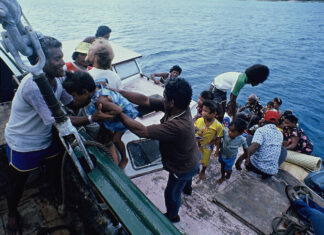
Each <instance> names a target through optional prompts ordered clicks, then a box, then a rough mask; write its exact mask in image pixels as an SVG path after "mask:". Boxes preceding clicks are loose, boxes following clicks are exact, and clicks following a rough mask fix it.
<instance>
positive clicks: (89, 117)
mask: <svg viewBox="0 0 324 235" xmlns="http://www.w3.org/2000/svg"><path fill="white" fill-rule="evenodd" d="M87 117H88V121H89V123H90V124H91V123H93V120H92V115H88V116H87Z"/></svg>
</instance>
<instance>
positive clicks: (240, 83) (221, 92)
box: [209, 64, 269, 121]
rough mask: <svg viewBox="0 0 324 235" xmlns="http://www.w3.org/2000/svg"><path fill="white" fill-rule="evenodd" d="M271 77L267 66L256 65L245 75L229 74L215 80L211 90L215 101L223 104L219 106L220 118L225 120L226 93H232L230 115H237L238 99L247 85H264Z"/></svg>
mask: <svg viewBox="0 0 324 235" xmlns="http://www.w3.org/2000/svg"><path fill="white" fill-rule="evenodd" d="M268 75H269V68H268V67H267V66H265V65H261V64H255V65H252V66H251V67H249V68H247V69H246V70H245V72H244V73H239V72H227V73H222V74H220V75H218V76H216V77H215V78H214V81H213V82H212V83H211V85H210V88H209V90H210V91H211V92H213V94H214V100H215V101H216V102H217V103H219V104H221V105H218V107H219V108H218V116H219V119H220V121H222V120H223V117H224V113H225V109H226V92H227V91H228V90H230V91H231V96H230V101H229V102H228V104H227V106H228V113H229V115H230V116H234V115H235V113H236V98H237V96H238V94H239V93H240V90H241V89H242V88H243V87H244V86H245V84H251V85H252V86H257V85H258V84H260V83H263V82H264V81H265V80H266V79H267V77H268Z"/></svg>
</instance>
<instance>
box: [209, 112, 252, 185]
mask: <svg viewBox="0 0 324 235" xmlns="http://www.w3.org/2000/svg"><path fill="white" fill-rule="evenodd" d="M245 129H246V122H245V121H244V120H242V119H240V118H237V119H235V120H234V121H232V122H231V123H230V125H229V128H228V130H226V129H225V130H224V138H223V144H222V148H221V151H220V153H219V156H218V160H219V162H220V163H221V174H222V176H221V178H219V179H218V180H217V183H219V184H221V183H223V181H224V180H225V178H226V179H229V178H230V177H231V174H232V167H233V165H234V162H235V159H236V156H237V153H238V148H239V147H240V146H243V150H244V153H247V148H248V146H247V143H246V140H245V138H244V137H243V136H242V133H243V131H244V130H245ZM217 155H218V152H217V151H216V152H215V157H217Z"/></svg>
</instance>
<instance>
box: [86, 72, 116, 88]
mask: <svg viewBox="0 0 324 235" xmlns="http://www.w3.org/2000/svg"><path fill="white" fill-rule="evenodd" d="M89 74H90V75H91V76H92V78H93V79H94V81H96V80H99V79H106V80H107V85H108V87H110V88H114V89H120V87H121V80H120V77H119V76H118V74H117V73H115V72H113V71H111V70H108V69H97V68H95V67H93V68H92V69H91V70H90V71H89Z"/></svg>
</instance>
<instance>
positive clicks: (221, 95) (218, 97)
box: [209, 84, 227, 104]
mask: <svg viewBox="0 0 324 235" xmlns="http://www.w3.org/2000/svg"><path fill="white" fill-rule="evenodd" d="M209 91H211V92H212V93H213V95H214V99H213V100H214V101H216V102H217V103H219V104H220V103H222V102H223V101H226V100H227V98H226V92H225V91H223V90H220V89H217V88H216V87H215V86H214V85H213V84H211V85H210V87H209Z"/></svg>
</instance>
